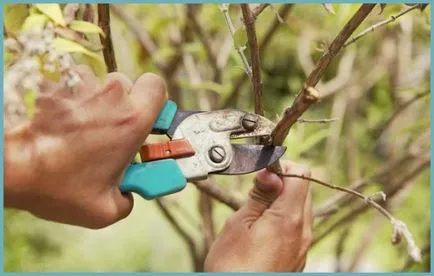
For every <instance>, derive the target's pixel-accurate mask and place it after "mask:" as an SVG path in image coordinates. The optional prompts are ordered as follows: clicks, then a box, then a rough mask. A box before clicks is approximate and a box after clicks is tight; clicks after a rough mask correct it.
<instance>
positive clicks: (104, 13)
mask: <svg viewBox="0 0 434 276" xmlns="http://www.w3.org/2000/svg"><path fill="white" fill-rule="evenodd" d="M97 6H98V25H99V27H100V28H101V29H102V30H103V32H104V36H103V35H100V36H99V38H100V40H101V44H102V45H103V47H104V48H103V50H102V52H103V55H104V61H105V64H106V65H107V71H108V72H109V73H110V72H115V71H117V65H116V58H115V52H114V49H113V42H112V36H111V32H110V9H109V4H98V5H97Z"/></svg>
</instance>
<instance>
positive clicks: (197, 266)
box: [155, 199, 203, 272]
mask: <svg viewBox="0 0 434 276" xmlns="http://www.w3.org/2000/svg"><path fill="white" fill-rule="evenodd" d="M155 202H156V203H157V206H158V208H159V209H160V210H161V212H162V213H163V215H164V217H165V218H166V219H167V220H168V221H169V223H170V224H171V225H172V227H173V228H174V229H175V231H176V232H177V233H178V234H179V235H180V236H181V237H182V239H183V240H184V241H185V243H186V244H187V246H188V250H189V252H190V255H191V258H192V262H193V268H194V271H196V272H198V271H203V260H202V259H200V258H199V253H198V251H197V248H196V244H195V242H194V240H193V238H192V237H191V236H190V235H189V234H188V233H187V231H186V230H185V229H183V228H182V227H181V225H180V224H179V222H178V221H177V220H176V219H175V217H174V216H173V215H172V213H170V211H169V209H168V208H167V207H166V205H165V204H164V202H163V200H162V199H156V200H155Z"/></svg>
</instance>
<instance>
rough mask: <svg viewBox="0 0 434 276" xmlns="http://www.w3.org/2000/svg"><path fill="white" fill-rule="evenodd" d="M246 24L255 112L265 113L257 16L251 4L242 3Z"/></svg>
mask: <svg viewBox="0 0 434 276" xmlns="http://www.w3.org/2000/svg"><path fill="white" fill-rule="evenodd" d="M241 10H242V12H243V19H244V25H245V26H246V32H247V42H248V44H249V48H250V58H251V60H252V85H253V93H254V94H255V113H256V114H259V115H261V116H263V115H264V110H263V107H262V87H261V86H262V83H261V59H260V56H259V47H258V40H257V38H256V27H255V19H256V18H255V16H254V14H253V13H252V10H251V9H250V8H249V4H241Z"/></svg>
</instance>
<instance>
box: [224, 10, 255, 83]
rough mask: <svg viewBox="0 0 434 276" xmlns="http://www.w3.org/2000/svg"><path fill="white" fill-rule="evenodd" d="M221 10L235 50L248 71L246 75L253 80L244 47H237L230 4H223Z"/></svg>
mask: <svg viewBox="0 0 434 276" xmlns="http://www.w3.org/2000/svg"><path fill="white" fill-rule="evenodd" d="M220 10H221V11H222V12H223V15H224V17H225V20H226V24H227V25H228V28H229V32H230V34H231V35H232V39H233V40H234V47H235V50H236V51H237V53H238V55H239V56H240V58H241V61H242V63H243V65H244V69H245V70H246V74H247V75H248V76H249V78H250V79H251V78H252V68H250V65H249V62H248V61H247V58H246V56H245V55H244V50H243V47H242V46H241V45H240V46H237V45H235V37H234V35H235V27H234V24H233V23H232V20H231V17H230V15H229V5H228V4H221V5H220Z"/></svg>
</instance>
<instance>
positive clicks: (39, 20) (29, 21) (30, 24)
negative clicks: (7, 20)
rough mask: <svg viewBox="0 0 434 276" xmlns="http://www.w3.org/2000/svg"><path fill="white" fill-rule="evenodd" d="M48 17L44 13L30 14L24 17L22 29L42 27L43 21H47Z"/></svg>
mask: <svg viewBox="0 0 434 276" xmlns="http://www.w3.org/2000/svg"><path fill="white" fill-rule="evenodd" d="M47 21H48V17H47V16H46V15H45V14H32V15H30V16H29V17H27V18H26V20H25V21H24V24H23V27H22V28H21V30H22V31H28V30H30V29H33V28H35V27H36V28H37V27H44V26H45V23H47Z"/></svg>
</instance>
